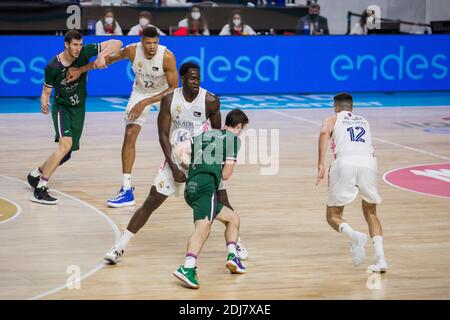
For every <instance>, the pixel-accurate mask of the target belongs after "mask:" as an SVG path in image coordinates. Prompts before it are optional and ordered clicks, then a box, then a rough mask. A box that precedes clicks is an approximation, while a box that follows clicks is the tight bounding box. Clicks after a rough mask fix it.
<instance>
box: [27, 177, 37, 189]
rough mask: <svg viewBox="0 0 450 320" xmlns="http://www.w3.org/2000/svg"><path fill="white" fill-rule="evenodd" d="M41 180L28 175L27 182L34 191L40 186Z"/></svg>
mask: <svg viewBox="0 0 450 320" xmlns="http://www.w3.org/2000/svg"><path fill="white" fill-rule="evenodd" d="M39 179H40V177H33V176H32V175H31V173H29V174H28V176H27V180H28V184H29V185H30V186H31V187H32V188H33V189H34V188H36V187H37V186H38V184H39Z"/></svg>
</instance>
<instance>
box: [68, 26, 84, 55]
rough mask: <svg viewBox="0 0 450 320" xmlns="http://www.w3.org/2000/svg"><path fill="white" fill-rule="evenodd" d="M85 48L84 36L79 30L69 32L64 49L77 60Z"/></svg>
mask: <svg viewBox="0 0 450 320" xmlns="http://www.w3.org/2000/svg"><path fill="white" fill-rule="evenodd" d="M82 47H83V36H82V35H81V33H80V32H79V31H77V30H69V31H67V32H66V34H65V35H64V48H65V50H66V51H67V52H68V53H69V55H70V56H71V57H72V58H74V59H76V58H78V57H79V56H80V51H81V48H82Z"/></svg>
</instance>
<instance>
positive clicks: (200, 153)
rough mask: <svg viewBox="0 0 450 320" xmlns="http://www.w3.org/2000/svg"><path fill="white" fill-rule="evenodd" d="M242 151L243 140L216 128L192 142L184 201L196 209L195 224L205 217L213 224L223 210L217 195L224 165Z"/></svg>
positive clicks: (235, 158) (229, 132)
mask: <svg viewBox="0 0 450 320" xmlns="http://www.w3.org/2000/svg"><path fill="white" fill-rule="evenodd" d="M239 148H240V139H239V137H237V136H235V135H234V134H233V133H232V132H231V131H228V130H216V129H213V130H210V131H207V132H204V133H202V134H201V135H198V136H196V137H194V138H193V139H192V144H191V151H192V154H191V164H190V166H189V173H188V176H187V179H186V188H185V191H184V198H185V200H186V202H187V204H188V205H189V206H190V207H191V208H192V209H193V210H194V222H195V221H197V220H200V219H205V218H208V220H210V221H212V220H214V218H215V217H216V216H217V214H218V213H219V212H220V211H221V210H222V208H223V204H221V203H219V202H218V201H217V195H216V193H217V189H218V188H219V186H220V183H221V181H222V166H223V164H224V162H225V160H234V161H236V160H237V154H238V152H239Z"/></svg>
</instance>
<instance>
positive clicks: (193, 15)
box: [191, 11, 201, 20]
mask: <svg viewBox="0 0 450 320" xmlns="http://www.w3.org/2000/svg"><path fill="white" fill-rule="evenodd" d="M191 17H192V19H194V20H198V19H200V17H201V13H200V12H198V11H194V12H192V13H191Z"/></svg>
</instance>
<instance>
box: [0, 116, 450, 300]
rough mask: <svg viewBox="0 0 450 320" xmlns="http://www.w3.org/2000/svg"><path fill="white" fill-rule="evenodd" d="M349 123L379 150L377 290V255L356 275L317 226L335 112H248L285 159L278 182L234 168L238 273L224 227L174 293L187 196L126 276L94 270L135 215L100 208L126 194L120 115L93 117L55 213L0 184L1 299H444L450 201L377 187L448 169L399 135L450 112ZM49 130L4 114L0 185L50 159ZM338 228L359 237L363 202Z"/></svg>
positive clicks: (57, 178) (147, 154) (160, 213)
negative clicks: (1, 210) (325, 129)
mask: <svg viewBox="0 0 450 320" xmlns="http://www.w3.org/2000/svg"><path fill="white" fill-rule="evenodd" d="M356 112H359V113H360V114H362V115H363V116H366V117H367V118H368V119H369V121H370V122H371V127H372V132H373V135H374V137H376V138H377V139H376V140H375V141H374V143H375V149H376V154H377V157H378V165H379V173H380V179H379V190H380V194H381V196H382V198H383V203H382V204H381V205H380V206H379V216H380V217H381V221H382V224H383V229H384V232H385V251H386V255H387V258H388V262H389V267H390V269H389V272H388V273H387V274H385V275H382V276H381V277H380V278H379V279H378V280H379V281H380V289H373V290H371V289H369V288H368V286H367V282H368V280H369V282H371V281H372V280H373V281H377V279H373V278H371V279H369V276H370V275H369V274H367V273H366V267H367V266H368V265H369V264H371V263H372V256H373V246H372V245H371V244H370V245H369V246H368V248H367V257H366V262H365V263H364V265H363V266H361V267H360V268H354V267H353V266H352V263H351V256H350V251H349V246H348V241H347V240H346V239H345V237H344V236H343V235H341V234H338V233H336V232H335V231H333V230H332V229H331V228H330V227H329V226H328V225H327V223H326V220H325V205H324V199H325V196H326V185H327V183H326V181H324V182H323V183H322V184H321V185H320V186H319V187H315V185H314V183H315V177H316V161H317V159H316V154H317V150H316V148H317V133H318V129H319V125H320V123H321V120H322V119H323V117H325V116H326V115H329V114H331V113H332V110H331V109H313V110H279V111H271V110H255V111H248V112H247V113H248V115H249V118H250V122H251V123H250V124H251V128H252V129H254V130H258V129H269V130H270V129H278V130H279V144H278V142H277V141H275V142H276V143H275V146H276V147H277V148H278V146H279V161H278V160H277V159H275V160H274V162H273V164H274V165H279V171H278V173H277V174H275V175H261V174H260V172H261V168H262V167H266V168H267V167H268V164H267V162H265V164H264V165H262V164H241V165H239V166H238V167H237V169H236V172H235V175H234V177H233V178H232V180H231V181H230V182H229V183H228V192H229V194H230V199H231V202H232V204H233V205H234V206H235V208H237V210H238V212H239V213H240V215H241V219H242V223H241V235H242V238H243V240H244V242H245V245H246V247H247V249H248V251H249V261H248V262H247V267H248V273H247V274H246V275H231V274H229V273H228V272H227V270H226V269H225V258H226V250H225V245H224V240H223V226H222V225H220V224H219V223H215V224H214V226H213V232H212V235H211V237H210V239H209V240H208V242H207V244H206V247H205V249H204V251H203V252H202V254H201V255H200V259H199V264H198V267H199V280H200V283H201V288H200V290H196V291H195V290H189V289H186V288H184V287H182V286H180V285H179V284H178V283H177V281H176V279H175V278H174V277H173V276H172V271H173V270H175V269H176V268H177V267H178V266H179V265H180V264H181V263H182V262H183V257H184V252H185V247H186V241H187V239H188V237H189V235H190V233H191V232H192V230H193V225H192V214H191V211H190V210H189V208H188V206H187V205H186V204H185V203H184V200H183V198H182V197H180V198H173V199H169V200H168V201H167V202H166V203H165V204H164V205H163V206H162V207H161V208H160V209H159V210H157V211H156V212H155V213H154V215H153V216H152V217H151V219H150V222H149V223H148V224H147V225H146V226H145V227H144V228H143V229H142V230H141V231H140V232H139V233H138V234H137V236H136V237H135V238H134V239H133V240H132V241H131V242H130V244H129V246H128V248H127V251H126V253H125V256H124V260H123V261H122V262H121V263H120V264H118V265H116V266H105V267H103V268H102V265H101V261H102V257H103V253H104V252H106V251H107V250H108V249H109V248H110V247H111V246H112V245H113V242H114V239H115V237H116V236H117V230H115V229H114V223H115V224H117V226H118V227H119V228H120V230H123V228H124V227H125V226H126V225H127V223H128V221H129V219H130V218H131V216H132V214H133V212H134V208H129V207H128V208H122V209H109V208H107V207H106V205H105V200H106V199H107V198H108V197H109V196H111V195H113V194H114V193H116V192H117V190H118V188H119V186H120V183H121V162H120V149H121V144H122V136H123V122H122V119H123V116H122V114H121V113H120V112H115V113H89V114H87V118H86V127H85V131H84V136H83V140H82V144H81V148H82V149H81V150H80V151H79V152H76V153H75V154H74V155H73V157H72V160H71V161H69V162H68V163H67V164H65V165H64V166H63V167H61V168H60V170H58V171H57V173H56V174H55V175H54V177H53V179H52V180H51V183H50V187H51V188H53V189H55V190H58V191H60V192H63V193H65V194H67V196H65V195H62V194H56V193H55V196H57V197H59V199H61V200H62V201H61V203H60V204H59V205H58V206H57V207H47V206H40V205H36V204H31V203H30V202H29V201H28V198H29V196H30V191H29V189H27V188H26V187H25V185H24V184H23V183H21V182H19V181H17V180H11V179H8V178H6V177H3V178H2V177H0V197H1V198H5V199H10V200H12V201H14V202H15V203H18V204H19V205H20V206H21V207H22V209H23V211H22V213H21V215H20V216H18V217H16V218H15V219H14V220H11V221H8V222H6V223H3V224H0V244H1V247H2V253H1V255H0V299H8V298H12V299H28V298H45V299H450V277H449V276H450V201H449V199H446V198H438V197H431V196H427V195H421V194H417V193H412V192H408V191H404V190H400V189H397V188H394V187H392V186H390V185H388V184H386V183H385V182H383V181H382V179H381V176H382V174H383V173H385V172H387V171H389V170H392V169H395V168H400V167H405V166H408V165H414V164H428V163H430V164H432V163H448V162H449V161H450V139H449V136H448V135H443V134H442V135H440V134H429V133H425V132H424V131H423V130H421V129H418V128H416V127H412V128H406V127H404V126H399V125H397V124H394V123H393V122H396V121H401V120H403V121H405V120H407V121H411V122H414V121H419V122H426V121H431V122H432V121H439V119H441V118H442V117H446V116H447V117H448V116H450V108H426V109H424V108H409V109H406V108H392V109H389V108H385V109H378V108H377V109H369V108H365V109H360V110H358V111H356ZM155 120H156V113H151V114H150V116H149V119H148V122H147V123H148V125H147V126H146V127H145V129H144V130H143V131H142V132H141V136H140V139H139V142H138V157H137V161H136V164H135V169H134V184H135V187H136V196H137V202H138V203H139V204H140V203H142V201H143V199H145V196H146V194H147V192H148V189H149V188H150V186H151V184H152V182H153V178H154V176H155V174H156V172H157V169H158V166H159V164H160V161H161V160H162V153H161V151H160V147H159V144H158V142H157V135H156V128H155ZM52 128H53V127H52V124H51V119H50V117H46V116H44V115H40V114H20V115H19V114H16V115H14V114H10V115H7V114H2V115H0V152H1V153H0V175H3V176H7V177H11V178H15V179H20V180H25V177H26V174H27V173H28V172H29V171H30V170H32V169H34V168H35V167H36V165H38V164H39V163H41V162H42V161H43V160H44V159H45V158H46V157H47V155H48V154H49V153H50V152H52V150H53V149H54V147H55V144H54V143H52V135H53V132H52V130H53V129H52ZM269 142H270V139H269ZM247 146H248V144H247ZM404 146H407V147H410V148H405V147H404ZM411 148H414V149H411ZM423 151H426V152H428V153H426V152H423ZM270 152H272V153H273V152H274V151H273V149H272V150H270V148H269V150H268V154H269V155H270ZM261 160H264V159H261ZM260 162H263V161H260ZM69 196H72V197H75V198H76V199H79V200H81V201H82V202H80V201H78V200H76V199H73V198H70V197H69ZM89 205H91V206H93V207H89ZM95 208H97V209H99V210H95ZM100 211H101V212H104V213H106V215H107V217H109V218H110V219H111V220H112V221H114V223H111V221H108V219H107V218H106V217H103V216H102V215H101V212H100ZM345 218H346V219H347V220H348V221H349V222H350V223H351V225H352V226H353V227H354V228H355V229H358V230H361V231H366V232H367V226H366V225H365V222H364V218H363V216H362V214H361V210H360V202H359V198H358V200H357V201H355V202H354V203H353V204H351V205H349V206H348V207H347V208H346V209H345ZM70 265H78V266H80V268H81V272H82V275H83V276H87V275H89V277H87V278H85V279H83V281H82V282H81V288H80V289H72V290H69V289H64V288H63V287H64V285H65V283H66V280H67V278H68V277H69V276H70V274H68V273H66V272H67V267H68V266H70ZM372 283H373V282H372ZM58 289H61V290H58ZM52 291H54V292H53V293H52ZM48 293H50V294H48Z"/></svg>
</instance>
